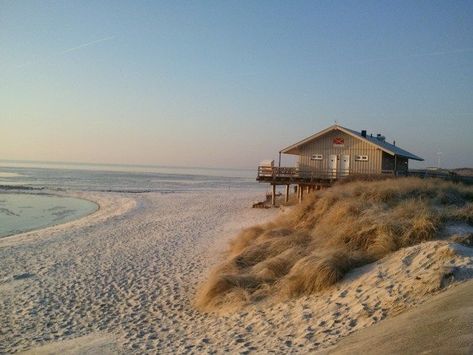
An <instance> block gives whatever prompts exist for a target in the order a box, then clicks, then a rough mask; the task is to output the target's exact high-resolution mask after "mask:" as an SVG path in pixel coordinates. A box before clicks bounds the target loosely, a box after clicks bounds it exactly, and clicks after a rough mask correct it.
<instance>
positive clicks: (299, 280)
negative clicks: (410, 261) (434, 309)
mask: <svg viewBox="0 0 473 355" xmlns="http://www.w3.org/2000/svg"><path fill="white" fill-rule="evenodd" d="M459 221H460V222H464V223H470V224H471V223H473V188H472V187H467V186H464V185H458V184H453V183H449V182H442V181H438V180H430V181H427V180H420V179H415V178H403V179H397V180H385V181H372V182H352V183H348V184H343V185H340V186H335V187H333V188H331V189H329V190H326V191H323V192H320V193H317V194H315V195H312V197H311V198H309V199H307V201H306V202H305V203H304V204H303V205H301V206H298V207H296V208H294V210H293V211H291V212H290V213H288V214H285V215H284V216H281V217H280V218H279V219H277V220H276V221H274V222H273V223H269V224H266V225H262V226H257V227H253V228H250V229H247V230H245V231H243V232H242V233H240V235H238V236H237V238H236V239H235V240H233V241H232V242H231V244H230V248H229V250H228V255H227V258H226V261H225V262H224V263H223V264H222V265H220V266H218V267H217V268H216V269H215V270H214V271H213V273H212V274H211V276H210V277H209V279H208V280H207V281H206V282H205V283H204V284H203V285H202V287H201V288H200V290H199V292H198V294H197V297H196V300H195V303H196V305H197V307H199V308H200V309H203V310H209V311H214V310H225V309H234V308H238V307H241V306H242V305H245V304H251V303H255V302H259V301H261V300H265V299H271V300H281V299H289V298H293V297H298V296H302V295H309V294H313V293H316V292H319V291H322V290H324V289H327V288H329V287H331V286H333V285H334V284H336V283H337V282H339V281H340V280H342V279H343V278H344V276H345V275H346V274H347V272H349V271H350V270H353V269H354V268H357V267H360V266H362V265H366V264H369V263H372V262H374V261H376V260H379V259H381V258H383V257H385V256H386V255H388V254H390V253H392V252H394V251H396V250H399V249H401V248H406V247H410V246H413V245H416V244H419V243H421V242H424V241H429V240H433V239H438V238H440V237H442V233H441V231H443V230H444V227H445V226H446V225H448V224H450V223H452V222H459Z"/></svg>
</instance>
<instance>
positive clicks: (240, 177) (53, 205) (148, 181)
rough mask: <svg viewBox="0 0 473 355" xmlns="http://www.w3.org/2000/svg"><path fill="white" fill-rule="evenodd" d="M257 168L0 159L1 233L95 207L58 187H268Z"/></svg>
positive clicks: (49, 222)
mask: <svg viewBox="0 0 473 355" xmlns="http://www.w3.org/2000/svg"><path fill="white" fill-rule="evenodd" d="M255 175H256V171H253V170H230V169H202V168H170V167H154V166H126V165H124V166H120V165H85V164H51V163H49V164H48V163H24V162H5V161H4V162H1V161H0V237H2V236H7V235H12V234H16V233H20V232H24V231H28V230H32V229H37V228H41V227H45V226H49V225H52V224H59V223H64V222H66V221H70V220H73V219H76V218H79V217H81V216H84V215H86V214H89V213H91V212H93V211H95V209H96V208H97V206H96V205H95V204H93V203H91V202H89V201H85V200H80V199H76V198H64V197H58V196H54V195H53V194H54V191H62V190H75V191H77V190H81V191H103V192H112V191H113V192H123V193H142V192H151V191H155V192H162V193H172V192H189V191H205V190H215V189H245V190H250V189H259V190H261V189H264V187H263V186H262V185H259V184H258V183H257V182H256V181H255Z"/></svg>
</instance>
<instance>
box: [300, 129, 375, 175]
mask: <svg viewBox="0 0 473 355" xmlns="http://www.w3.org/2000/svg"><path fill="white" fill-rule="evenodd" d="M334 138H343V139H344V146H343V147H334V145H333V139H334ZM300 152H301V153H300V154H301V155H300V156H299V162H298V164H299V168H300V169H316V170H322V171H327V170H328V169H329V156H330V155H332V154H336V155H338V156H339V158H340V156H341V155H349V156H350V173H356V174H373V173H376V174H379V173H381V170H382V168H383V167H382V156H383V154H382V153H383V151H382V150H381V149H379V148H377V147H375V146H374V145H372V144H369V143H367V142H364V141H362V140H360V139H357V138H355V137H353V136H351V135H348V134H346V133H344V132H342V131H339V130H333V131H330V132H327V133H326V134H324V135H323V136H321V137H319V138H317V139H316V140H315V141H312V142H310V143H307V144H305V145H303V146H301V147H300ZM313 154H322V156H323V159H322V160H311V157H312V155H313ZM356 155H367V156H368V161H356V160H355V156H356Z"/></svg>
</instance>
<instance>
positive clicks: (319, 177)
mask: <svg viewBox="0 0 473 355" xmlns="http://www.w3.org/2000/svg"><path fill="white" fill-rule="evenodd" d="M367 175H377V176H380V175H381V176H387V177H389V176H391V177H397V176H416V177H420V178H424V179H425V178H439V179H443V180H449V181H453V182H462V183H466V184H473V177H471V176H460V175H457V174H455V173H451V172H450V173H445V172H435V171H430V170H414V171H408V172H404V173H401V172H399V171H397V172H396V171H394V170H382V171H381V174H380V173H378V172H373V173H371V174H370V173H368V174H366V173H365V174H353V173H352V172H351V171H349V170H333V171H330V170H328V171H319V170H301V169H298V168H295V167H270V166H258V175H257V177H256V180H257V181H259V182H266V183H269V184H271V186H272V193H271V195H272V198H271V204H272V205H273V206H275V204H276V186H278V185H285V186H286V193H285V199H284V200H285V202H288V200H289V188H290V185H297V189H296V191H297V192H296V193H297V197H298V199H299V202H302V198H303V195H304V193H310V192H311V191H313V190H318V189H321V188H325V187H329V186H331V185H332V184H333V183H334V182H335V181H338V180H340V179H345V178H348V177H351V178H353V177H356V176H360V177H361V176H363V177H366V176H367ZM304 191H305V192H304Z"/></svg>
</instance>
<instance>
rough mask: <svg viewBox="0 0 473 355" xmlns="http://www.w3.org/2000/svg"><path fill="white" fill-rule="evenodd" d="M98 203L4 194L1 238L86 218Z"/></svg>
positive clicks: (0, 211)
mask: <svg viewBox="0 0 473 355" xmlns="http://www.w3.org/2000/svg"><path fill="white" fill-rule="evenodd" d="M97 209H98V206H97V204H95V203H93V202H90V201H87V200H83V199H79V198H73V197H61V196H53V195H39V194H27V193H22V194H19V193H0V238H1V237H6V236H9V235H12V234H18V233H22V232H26V231H30V230H33V229H39V228H44V227H47V226H51V225H55V224H61V223H64V222H68V221H72V220H74V219H78V218H80V217H83V216H86V215H88V214H90V213H92V212H95V211H96V210H97Z"/></svg>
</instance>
